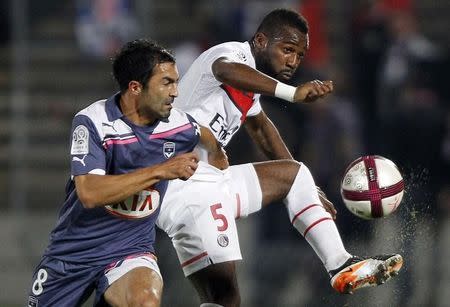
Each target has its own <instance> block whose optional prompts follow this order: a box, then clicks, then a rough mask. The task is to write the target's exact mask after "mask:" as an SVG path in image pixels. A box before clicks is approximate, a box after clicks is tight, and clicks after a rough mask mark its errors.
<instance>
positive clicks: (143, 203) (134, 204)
mask: <svg viewBox="0 0 450 307" xmlns="http://www.w3.org/2000/svg"><path fill="white" fill-rule="evenodd" d="M159 202H160V195H159V192H158V191H157V190H154V189H146V190H143V191H141V192H139V193H138V194H134V195H133V196H130V197H128V198H127V199H126V200H124V201H121V202H119V203H117V204H113V205H107V206H105V209H106V210H107V211H108V212H109V213H111V214H113V215H115V216H119V217H122V218H127V219H141V218H144V217H147V216H149V215H151V214H152V213H154V212H155V211H156V209H158V207H159Z"/></svg>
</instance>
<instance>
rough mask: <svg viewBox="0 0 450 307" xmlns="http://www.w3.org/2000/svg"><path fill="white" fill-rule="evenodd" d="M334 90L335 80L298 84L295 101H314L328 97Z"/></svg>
mask: <svg viewBox="0 0 450 307" xmlns="http://www.w3.org/2000/svg"><path fill="white" fill-rule="evenodd" d="M332 91H333V81H330V80H327V81H320V80H314V81H309V82H307V83H305V84H301V85H299V86H297V90H296V91H295V95H294V102H313V101H316V100H317V99H319V98H324V97H326V96H327V95H328V94H329V93H331V92H332Z"/></svg>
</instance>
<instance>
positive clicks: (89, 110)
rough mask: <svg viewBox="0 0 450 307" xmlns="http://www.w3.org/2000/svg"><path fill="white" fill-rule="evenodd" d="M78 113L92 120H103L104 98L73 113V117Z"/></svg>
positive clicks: (104, 115) (105, 116)
mask: <svg viewBox="0 0 450 307" xmlns="http://www.w3.org/2000/svg"><path fill="white" fill-rule="evenodd" d="M80 115H84V116H86V117H88V118H90V119H91V120H92V121H93V122H95V121H102V120H104V119H105V118H107V115H106V99H102V100H98V101H96V102H94V103H92V104H90V105H89V106H87V107H86V108H84V109H83V110H81V111H79V112H78V113H77V114H75V117H77V116H80Z"/></svg>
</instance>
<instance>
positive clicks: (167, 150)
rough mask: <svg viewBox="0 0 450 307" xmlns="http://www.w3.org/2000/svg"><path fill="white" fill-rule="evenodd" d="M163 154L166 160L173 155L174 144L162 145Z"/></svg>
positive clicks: (166, 143)
mask: <svg viewBox="0 0 450 307" xmlns="http://www.w3.org/2000/svg"><path fill="white" fill-rule="evenodd" d="M163 154H164V157H166V159H169V158H170V157H172V156H173V155H174V154H175V143H174V142H165V143H164V144H163Z"/></svg>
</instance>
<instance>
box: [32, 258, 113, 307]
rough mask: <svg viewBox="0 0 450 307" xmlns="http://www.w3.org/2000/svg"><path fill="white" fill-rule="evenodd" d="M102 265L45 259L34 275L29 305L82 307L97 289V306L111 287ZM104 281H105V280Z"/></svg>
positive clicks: (35, 306) (33, 306) (40, 306)
mask: <svg viewBox="0 0 450 307" xmlns="http://www.w3.org/2000/svg"><path fill="white" fill-rule="evenodd" d="M104 270H105V268H104V267H103V266H98V267H92V266H88V265H82V264H81V265H80V264H70V263H67V262H63V261H60V260H56V259H50V258H48V257H44V258H42V260H41V262H40V263H39V265H38V266H37V268H36V270H35V271H34V273H33V279H32V284H31V289H30V292H29V297H28V306H31V307H37V306H39V307H42V306H61V307H63V306H70V307H73V306H80V305H82V304H83V303H84V302H85V301H86V300H87V299H88V298H89V296H90V295H91V294H92V292H93V291H94V290H96V292H97V295H96V303H97V302H98V301H99V299H100V298H101V296H102V295H103V293H104V292H105V291H106V288H107V287H108V284H107V281H106V280H105V279H104ZM102 280H103V281H102Z"/></svg>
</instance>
